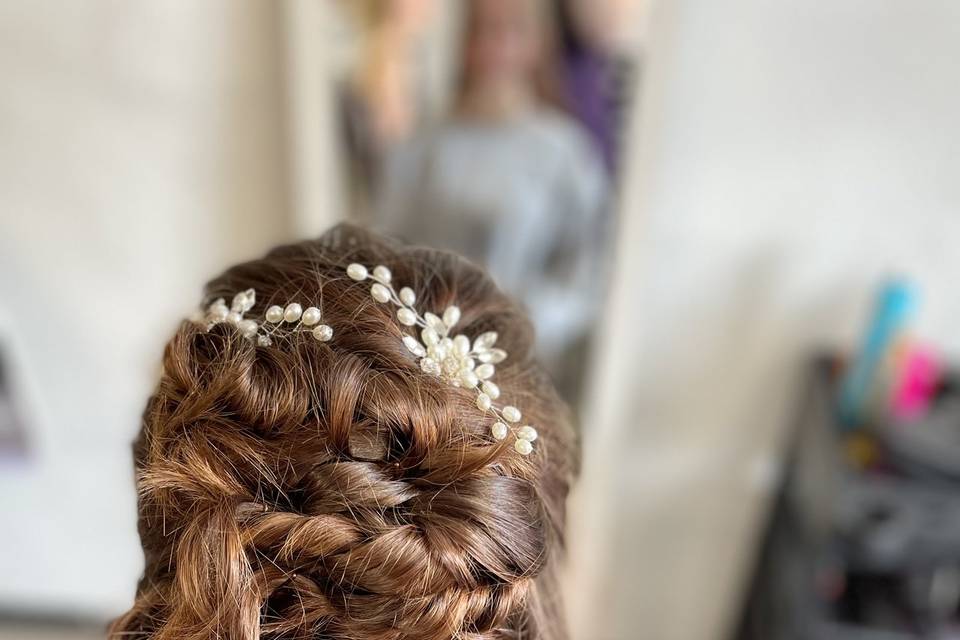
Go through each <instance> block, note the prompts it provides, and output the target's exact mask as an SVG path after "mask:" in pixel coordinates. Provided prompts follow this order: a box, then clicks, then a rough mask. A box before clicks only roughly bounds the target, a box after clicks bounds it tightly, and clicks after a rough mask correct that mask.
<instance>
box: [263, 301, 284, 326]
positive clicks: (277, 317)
mask: <svg viewBox="0 0 960 640" xmlns="http://www.w3.org/2000/svg"><path fill="white" fill-rule="evenodd" d="M264 317H265V318H266V320H267V322H272V323H274V324H276V323H277V322H280V321H281V320H283V307H278V306H277V305H273V306H272V307H270V308H269V309H267V313H266V314H264Z"/></svg>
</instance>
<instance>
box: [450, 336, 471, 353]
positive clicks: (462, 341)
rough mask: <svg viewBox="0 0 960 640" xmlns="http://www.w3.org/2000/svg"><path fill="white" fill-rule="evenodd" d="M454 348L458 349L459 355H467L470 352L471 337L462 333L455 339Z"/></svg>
mask: <svg viewBox="0 0 960 640" xmlns="http://www.w3.org/2000/svg"><path fill="white" fill-rule="evenodd" d="M453 348H454V349H455V350H456V352H457V355H459V356H465V355H467V354H468V353H470V339H469V338H468V337H467V336H465V335H463V334H460V335H459V336H457V337H456V338H454V339H453Z"/></svg>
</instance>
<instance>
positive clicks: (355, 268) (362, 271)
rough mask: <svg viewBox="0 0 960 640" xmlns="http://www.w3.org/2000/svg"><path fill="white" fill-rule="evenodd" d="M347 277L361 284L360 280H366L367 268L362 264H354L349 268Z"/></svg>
mask: <svg viewBox="0 0 960 640" xmlns="http://www.w3.org/2000/svg"><path fill="white" fill-rule="evenodd" d="M347 275H348V276H350V279H351V280H356V281H357V282H359V281H360V280H366V279H367V268H366V267H365V266H363V265H362V264H357V263H356V262H354V263H353V264H351V265H350V266H349V267H347Z"/></svg>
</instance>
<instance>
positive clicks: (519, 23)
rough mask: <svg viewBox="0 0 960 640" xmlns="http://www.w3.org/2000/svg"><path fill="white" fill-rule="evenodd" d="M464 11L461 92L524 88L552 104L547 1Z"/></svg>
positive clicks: (522, 0) (493, 2)
mask: <svg viewBox="0 0 960 640" xmlns="http://www.w3.org/2000/svg"><path fill="white" fill-rule="evenodd" d="M466 7H467V9H466V19H465V27H464V39H463V43H464V44H463V54H462V63H461V64H462V70H461V88H462V90H463V91H472V92H482V91H497V90H502V89H503V88H504V87H523V88H529V89H531V90H535V91H536V92H539V93H540V94H541V95H540V97H541V98H545V99H547V100H553V99H554V96H553V95H552V93H551V92H552V91H553V89H552V87H550V86H549V83H550V82H551V80H552V79H551V78H550V75H551V74H552V73H553V71H554V70H553V69H551V66H550V65H551V62H552V60H551V57H552V51H551V50H552V48H553V45H554V43H553V34H552V27H553V24H552V20H551V15H550V12H549V10H548V8H547V6H546V4H545V2H544V0H470V2H468V3H466Z"/></svg>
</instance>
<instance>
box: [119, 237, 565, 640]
mask: <svg viewBox="0 0 960 640" xmlns="http://www.w3.org/2000/svg"><path fill="white" fill-rule="evenodd" d="M351 263H361V264H369V265H378V264H382V265H389V268H390V269H391V270H392V278H393V281H394V282H397V283H402V284H403V285H404V286H408V287H410V293H409V294H408V293H403V294H402V295H403V296H404V297H405V296H410V295H415V296H416V301H417V302H416V304H417V305H418V308H422V309H434V310H438V309H447V308H448V307H449V306H450V305H454V304H456V305H457V306H458V308H459V309H460V313H459V314H458V318H459V319H458V320H456V321H455V324H456V326H457V327H459V328H458V331H463V332H464V334H465V335H468V336H480V335H483V334H484V333H485V332H489V331H496V332H497V334H498V335H499V339H498V340H497V345H498V346H502V347H503V348H504V349H506V351H507V352H508V354H509V355H508V357H507V359H506V360H504V361H503V362H502V363H500V364H498V365H497V374H496V377H497V384H498V385H499V388H500V389H502V391H501V393H502V396H503V401H504V402H509V403H513V404H516V405H517V406H522V407H523V415H524V418H525V420H529V421H532V423H533V424H536V425H537V427H538V428H539V437H538V438H536V449H535V450H534V451H533V453H532V454H530V455H526V456H524V455H519V454H518V452H517V451H515V450H514V446H513V443H511V442H510V441H509V440H498V439H497V438H496V437H495V436H492V435H491V424H490V419H489V414H488V413H487V412H485V411H483V410H482V409H481V407H480V406H478V403H477V396H476V392H475V391H474V390H473V389H470V388H467V387H465V386H453V385H451V384H450V383H449V382H447V381H445V380H443V379H441V378H439V377H435V376H431V375H429V374H427V373H425V372H424V371H422V370H421V366H420V363H419V362H418V360H417V358H416V357H414V354H413V353H411V351H410V349H409V348H408V346H407V345H405V343H404V341H403V340H402V338H403V337H404V336H407V337H409V334H408V333H407V330H406V328H405V327H404V326H403V325H401V324H400V323H399V322H398V321H397V317H396V316H395V314H394V311H395V308H394V307H393V306H392V305H389V304H381V303H378V302H376V301H374V300H373V299H372V298H371V288H370V285H369V282H356V281H355V280H354V279H351V278H348V277H347V275H346V267H347V265H350V264H351ZM381 269H382V267H381ZM351 277H352V276H351ZM399 286H400V285H399V284H398V287H399ZM249 289H253V290H254V291H255V293H256V303H255V304H254V305H253V306H252V308H251V309H250V310H249V313H250V314H251V316H256V317H266V318H268V319H269V317H270V316H269V313H268V312H267V309H268V308H269V307H270V306H271V305H275V304H278V303H279V304H284V303H286V302H289V301H294V300H297V301H300V302H301V303H303V306H304V307H306V305H307V304H310V305H314V304H315V305H316V306H317V307H318V308H319V311H314V312H313V313H314V315H317V314H322V317H323V322H324V323H326V324H327V325H329V326H330V327H332V328H333V335H332V339H331V338H330V337H329V336H325V337H326V338H327V339H328V340H329V341H327V342H321V341H318V340H315V339H313V338H312V337H310V334H309V332H307V333H292V334H290V335H286V336H281V337H275V338H274V339H273V340H272V344H270V345H267V344H266V343H265V342H264V344H262V345H261V344H258V342H257V341H255V340H253V339H251V337H248V336H247V335H244V333H242V327H244V326H245V325H244V324H243V321H240V322H239V324H238V323H237V322H234V323H233V324H231V322H228V321H221V322H219V323H216V324H211V325H209V326H206V325H204V324H197V323H196V322H193V321H185V322H183V323H182V324H181V325H180V327H179V329H178V330H177V332H176V334H175V335H174V336H173V338H172V339H171V341H170V342H169V344H168V345H167V347H166V350H165V352H164V366H163V374H162V377H161V379H160V382H159V383H158V385H157V388H156V391H155V393H154V394H153V396H152V397H151V398H150V400H149V402H148V404H147V408H146V411H145V413H144V417H143V425H142V430H141V432H140V435H139V437H138V439H137V442H136V445H135V449H134V460H135V466H136V474H137V489H138V493H139V502H138V505H139V531H140V537H141V541H142V544H143V550H144V556H145V561H146V562H145V570H144V575H143V578H142V579H141V581H140V584H139V586H138V588H137V596H136V601H135V602H134V604H133V606H132V608H131V609H130V610H129V611H128V612H127V613H126V614H124V615H123V616H121V617H120V618H119V619H118V620H117V621H116V622H115V623H114V624H113V626H112V627H111V636H110V637H111V638H116V639H117V640H121V639H124V640H125V639H134V640H214V639H221V638H229V639H230V640H255V639H262V640H292V639H294V638H318V639H319V638H329V639H330V640H453V639H457V640H468V639H469V640H508V639H516V638H529V639H531V640H564V639H565V638H566V637H567V633H566V629H565V625H564V622H563V620H564V615H563V608H562V605H561V602H560V599H559V592H558V584H557V576H556V570H557V563H558V560H559V556H560V552H561V550H562V547H563V540H564V533H563V530H564V524H565V519H566V516H565V501H566V496H567V493H568V491H569V489H570V485H571V483H572V481H573V478H574V475H575V473H576V471H577V465H578V459H579V454H578V451H577V447H576V444H575V440H574V438H573V432H572V429H571V426H570V416H569V411H568V409H567V407H566V405H565V404H564V402H563V401H562V400H561V399H560V398H559V397H558V396H557V394H556V392H555V390H554V389H553V387H552V386H551V384H550V382H549V381H548V377H547V376H546V374H545V373H544V371H543V370H542V369H541V368H540V367H539V366H538V365H537V363H536V362H535V360H534V359H533V358H532V349H531V346H532V342H533V335H532V328H531V325H530V323H529V321H528V320H527V318H526V317H525V315H524V314H523V312H522V311H521V310H520V308H519V307H518V306H517V305H516V304H515V303H513V302H512V301H511V300H510V299H509V298H507V297H506V296H505V295H504V294H503V293H501V292H500V291H499V290H498V289H497V288H496V287H495V286H494V285H493V283H492V282H491V281H490V279H489V278H488V277H487V275H486V274H485V273H484V272H483V271H482V270H481V269H479V268H477V267H476V266H474V265H472V264H470V263H468V262H466V261H464V260H463V259H461V258H459V257H457V256H455V255H453V254H449V253H444V252H439V251H435V250H429V249H420V248H415V247H409V246H405V245H401V244H398V243H395V242H392V241H389V240H387V239H385V238H383V237H380V236H377V235H374V234H371V233H369V232H366V231H363V230H361V229H359V228H356V227H351V226H345V225H344V226H340V227H337V228H335V229H333V230H331V231H329V232H328V233H326V234H325V235H324V236H323V237H322V238H320V239H319V240H315V241H308V242H301V243H299V244H294V245H290V246H284V247H279V248H277V249H274V250H273V251H271V252H270V253H269V254H267V256H266V257H264V258H262V259H260V260H254V261H252V262H248V263H244V264H240V265H237V266H235V267H233V268H231V269H229V270H227V271H226V272H225V273H223V274H222V275H221V276H219V277H217V278H216V279H214V280H213V281H211V282H210V283H209V284H208V286H207V291H206V302H207V304H209V303H210V302H211V301H213V300H216V299H217V298H226V299H227V300H229V299H230V297H231V296H233V294H234V293H236V292H244V291H247V290H249ZM289 310H290V307H289V306H288V307H287V311H289ZM308 310H309V309H308ZM298 311H299V310H298ZM304 313H306V312H304ZM444 315H445V316H446V315H447V314H444ZM241 318H242V316H241ZM288 322H293V320H288Z"/></svg>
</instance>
